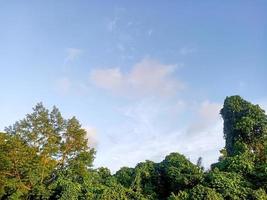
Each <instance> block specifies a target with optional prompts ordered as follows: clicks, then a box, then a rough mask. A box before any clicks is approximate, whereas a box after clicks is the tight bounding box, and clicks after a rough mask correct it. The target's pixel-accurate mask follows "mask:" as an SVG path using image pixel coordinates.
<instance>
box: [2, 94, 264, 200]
mask: <svg viewBox="0 0 267 200" xmlns="http://www.w3.org/2000/svg"><path fill="white" fill-rule="evenodd" d="M221 115H222V118H223V120H224V137H225V139H226V145H225V148H224V149H222V150H221V153H222V156H221V157H220V158H219V161H218V162H217V163H214V164H212V165H211V169H210V170H208V171H204V168H203V167H202V158H199V159H198V162H197V164H193V163H192V162H190V161H189V160H188V159H187V158H186V157H185V156H184V155H182V154H179V153H171V154H169V155H167V156H166V157H165V159H164V160H163V161H161V162H159V163H155V162H152V161H148V160H147V161H145V162H141V163H138V164H137V165H136V166H135V167H134V168H129V167H122V168H121V169H120V170H118V171H117V172H116V173H115V174H112V173H111V171H110V170H109V169H108V168H104V167H100V168H97V169H95V168H93V165H92V164H93V160H94V155H95V151H94V149H92V148H90V147H88V141H87V138H86V131H85V129H83V128H82V126H81V124H80V122H79V121H78V120H77V119H76V118H75V117H72V118H70V119H64V118H63V117H62V115H61V113H60V111H59V110H58V109H57V108H56V107H53V108H52V110H51V111H49V110H48V109H46V108H45V107H44V106H43V104H41V103H39V104H37V105H36V106H35V107H34V108H33V112H32V113H31V114H28V115H26V117H25V118H24V119H22V120H20V121H18V122H16V123H15V124H14V125H13V126H9V127H8V128H6V130H5V132H3V133H0V199H3V200H4V199H12V200H20V199H22V200H23V199H27V200H35V199H40V200H41V199H42V200H45V199H46V200H54V199H58V200H94V199H95V200H178V199H179V200H191V199H196V200H222V199H227V200H239V199H240V200H245V199H248V200H266V199H267V195H266V191H267V158H266V157H267V147H266V146H267V141H266V140H267V136H266V133H267V117H266V115H265V112H264V110H262V109H261V108H260V107H259V106H258V105H253V104H251V103H249V102H248V101H245V100H243V99H242V98H241V97H239V96H232V97H227V98H226V99H225V102H224V106H223V108H222V110H221Z"/></svg>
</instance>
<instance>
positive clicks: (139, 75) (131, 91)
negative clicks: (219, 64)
mask: <svg viewBox="0 0 267 200" xmlns="http://www.w3.org/2000/svg"><path fill="white" fill-rule="evenodd" d="M176 69H177V65H166V64H162V63H160V62H159V61H156V60H153V59H147V58H146V59H143V60H141V61H140V62H138V63H136V64H135V65H134V66H133V67H132V68H131V70H130V71H129V72H123V71H122V70H121V69H120V68H108V69H96V70H93V71H91V73H90V80H91V82H92V83H93V84H94V85H95V86H96V87H99V88H102V89H105V90H108V91H111V92H113V93H115V94H120V95H127V96H149V95H151V96H170V95H174V94H175V93H176V92H177V91H180V90H182V89H184V88H185V84H184V83H183V82H181V81H179V80H177V79H176V78H175V77H174V73H175V70H176Z"/></svg>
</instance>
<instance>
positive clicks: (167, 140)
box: [95, 100, 224, 171]
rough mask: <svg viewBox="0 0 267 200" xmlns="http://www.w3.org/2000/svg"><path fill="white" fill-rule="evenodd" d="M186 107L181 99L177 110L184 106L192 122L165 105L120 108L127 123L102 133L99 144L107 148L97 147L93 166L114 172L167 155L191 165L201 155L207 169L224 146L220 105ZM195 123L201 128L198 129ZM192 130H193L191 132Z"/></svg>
mask: <svg viewBox="0 0 267 200" xmlns="http://www.w3.org/2000/svg"><path fill="white" fill-rule="evenodd" d="M187 104H188V105H187V106H186V107H185V106H184V105H186V104H185V103H184V102H183V101H182V100H181V101H179V102H178V107H180V106H182V107H183V109H184V110H183V114H184V115H185V114H186V113H188V112H192V113H191V114H193V115H195V116H196V117H195V121H191V119H186V120H184V119H183V116H181V115H180V114H181V113H180V114H179V115H176V116H173V115H171V114H170V113H169V109H168V107H169V105H167V104H166V102H155V101H154V100H146V101H141V102H137V103H135V104H134V105H131V106H128V107H125V108H123V109H122V110H121V114H122V115H124V117H125V118H126V119H128V120H126V121H124V122H123V123H121V124H119V125H116V126H114V127H111V128H109V130H108V131H107V132H106V133H105V134H106V135H108V136H109V137H106V139H104V140H102V141H99V142H100V145H102V146H103V147H104V146H109V147H110V148H108V149H105V148H100V151H98V152H97V153H98V155H97V157H96V162H95V164H96V166H101V165H103V163H105V165H106V166H107V167H109V168H111V169H112V170H113V171H116V170H118V169H119V168H120V167H122V166H131V167H134V166H135V165H136V164H137V163H138V162H141V161H144V160H146V159H148V160H153V161H155V162H160V161H161V160H163V159H164V157H165V156H166V155H168V154H169V153H171V152H179V153H182V154H184V155H186V156H187V157H188V158H189V159H190V160H191V161H192V162H196V161H197V159H198V157H200V156H202V157H203V163H204V166H205V167H206V168H208V167H209V166H210V164H211V163H214V162H216V161H217V159H218V157H219V150H220V149H222V147H223V146H224V140H223V127H222V120H221V118H220V117H219V114H218V112H219V109H220V104H217V103H213V102H209V101H204V102H200V103H198V104H197V106H193V107H194V109H191V107H192V105H190V102H188V103H187ZM164 105H165V106H164ZM174 105H176V103H174ZM170 107H172V106H170ZM183 114H182V115H183ZM198 122H201V123H203V124H204V125H203V126H201V127H198V128H197V126H198ZM175 123H176V124H175ZM174 124H175V125H174ZM196 125H197V126H196ZM191 127H195V128H196V129H195V130H194V131H193V132H190V131H191V130H190V128H191ZM122 133H123V134H122Z"/></svg>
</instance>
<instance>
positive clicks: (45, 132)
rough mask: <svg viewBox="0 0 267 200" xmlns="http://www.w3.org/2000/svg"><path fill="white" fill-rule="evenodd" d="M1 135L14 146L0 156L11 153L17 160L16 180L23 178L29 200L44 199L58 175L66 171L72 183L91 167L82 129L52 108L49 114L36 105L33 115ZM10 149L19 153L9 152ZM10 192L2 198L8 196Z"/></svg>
mask: <svg viewBox="0 0 267 200" xmlns="http://www.w3.org/2000/svg"><path fill="white" fill-rule="evenodd" d="M5 135H6V136H5V137H10V138H11V140H12V142H16V144H17V143H18V144H17V145H14V147H12V146H11V147H9V148H8V147H7V148H6V149H5V151H4V154H5V155H8V154H10V152H13V154H14V155H13V154H12V157H13V158H18V159H20V161H14V162H16V163H19V167H18V170H17V172H16V173H17V175H16V179H21V177H24V178H23V180H22V182H23V184H24V185H25V187H24V188H25V189H26V190H27V193H28V195H29V196H39V197H45V196H46V197H47V191H48V185H49V184H51V183H52V182H53V181H54V180H56V179H59V177H60V174H64V173H66V171H67V172H68V173H69V174H71V175H72V179H79V178H80V177H82V176H83V175H84V174H86V173H87V170H88V168H90V167H91V166H92V162H93V158H94V150H93V149H91V148H89V147H88V141H87V139H86V131H85V129H83V128H82V127H81V124H80V123H79V121H78V120H77V119H76V118H75V117H73V118H71V119H68V120H66V119H64V118H63V117H62V116H61V113H60V112H59V110H58V109H57V108H56V107H53V109H52V111H51V112H50V111H49V110H48V109H46V108H45V107H44V106H43V104H42V103H39V104H37V105H36V106H35V107H34V108H33V113H31V114H27V115H26V117H25V118H24V119H22V120H20V121H18V122H16V123H15V124H14V125H13V126H10V127H8V128H6V134H5ZM14 148H20V149H18V150H14V151H12V150H13V149H14ZM33 158H34V160H32V159H33ZM11 159H12V158H11ZM12 166H14V165H12ZM11 172H12V170H11V171H10V173H11ZM70 172H71V173H70ZM8 179H10V178H8ZM4 188H7V187H4ZM14 188H15V189H13V190H14V191H15V190H18V189H20V186H19V185H15V186H14ZM13 190H10V189H8V191H5V194H6V195H12V194H13V193H14V192H12V191H13ZM24 193H25V192H24ZM49 193H51V191H50V192H49ZM47 198H48V197H47Z"/></svg>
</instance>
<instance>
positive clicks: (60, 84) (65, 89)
mask: <svg viewBox="0 0 267 200" xmlns="http://www.w3.org/2000/svg"><path fill="white" fill-rule="evenodd" d="M71 87H72V83H71V81H70V79H69V78H68V77H62V78H60V79H59V80H58V81H57V83H56V88H57V90H58V92H59V94H61V95H66V94H67V93H69V91H70V89H71Z"/></svg>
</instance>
